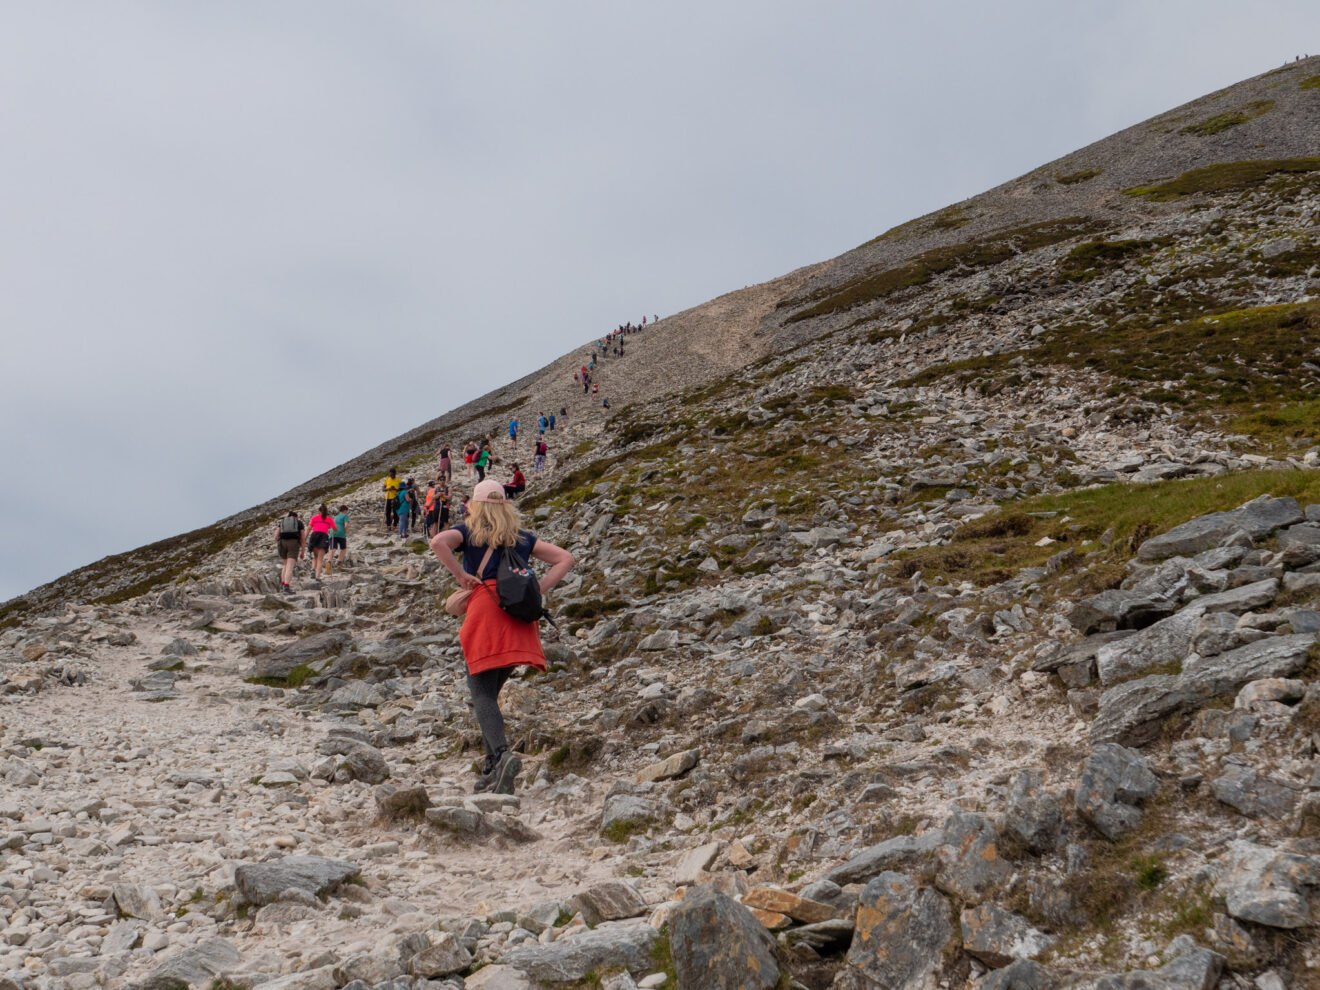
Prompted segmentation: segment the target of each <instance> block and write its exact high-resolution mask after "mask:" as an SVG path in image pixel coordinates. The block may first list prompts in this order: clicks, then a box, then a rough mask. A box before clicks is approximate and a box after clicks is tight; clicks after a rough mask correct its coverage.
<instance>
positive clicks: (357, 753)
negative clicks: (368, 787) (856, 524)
mask: <svg viewBox="0 0 1320 990" xmlns="http://www.w3.org/2000/svg"><path fill="white" fill-rule="evenodd" d="M316 749H317V751H318V752H321V753H325V754H327V755H330V756H338V757H340V760H339V761H338V769H342V770H345V771H347V772H348V774H349V775H350V776H351V777H352V779H354V780H361V781H365V782H366V783H368V784H380V783H383V782H384V781H385V780H386V779H388V777H389V775H390V765H389V763H387V762H386V760H385V754H384V753H382V752H381V751H380V750H378V749H377V748H376V747H375V746H372V745H371V744H370V743H364V742H360V741H358V740H356V739H352V738H350V737H349V736H329V737H328V738H326V739H322V740H321V741H320V742H319V743H317V745H316Z"/></svg>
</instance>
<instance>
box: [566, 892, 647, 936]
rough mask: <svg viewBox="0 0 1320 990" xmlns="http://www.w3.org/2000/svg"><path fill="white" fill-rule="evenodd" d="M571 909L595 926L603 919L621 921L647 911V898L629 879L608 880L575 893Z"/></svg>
mask: <svg viewBox="0 0 1320 990" xmlns="http://www.w3.org/2000/svg"><path fill="white" fill-rule="evenodd" d="M569 910H570V911H572V912H574V913H576V914H581V915H582V920H583V921H585V922H586V923H587V924H588V925H589V926H590V927H592V928H595V927H596V926H597V925H599V924H600V923H601V922H602V921H621V920H623V919H624V918H636V917H637V916H638V915H640V914H645V913H646V900H645V898H643V897H642V895H641V894H639V893H637V888H636V887H634V886H633V885H632V884H630V883H629V882H628V881H627V880H607V881H605V882H604V883H598V884H596V885H595V886H594V887H588V888H587V889H586V890H584V891H582V892H581V893H579V894H577V895H575V896H574V897H573V899H572V900H571V901H569Z"/></svg>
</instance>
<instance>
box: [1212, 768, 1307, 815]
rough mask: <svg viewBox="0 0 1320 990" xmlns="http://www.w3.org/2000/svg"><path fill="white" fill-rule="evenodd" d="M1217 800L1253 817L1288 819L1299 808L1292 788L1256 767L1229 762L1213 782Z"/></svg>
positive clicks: (1295, 793) (1296, 796)
mask: <svg viewBox="0 0 1320 990" xmlns="http://www.w3.org/2000/svg"><path fill="white" fill-rule="evenodd" d="M1210 789H1211V790H1212V791H1214V794H1215V797H1217V798H1218V799H1219V800H1220V801H1223V802H1224V804H1227V805H1229V806H1230V807H1233V808H1236V809H1237V810H1238V811H1240V812H1242V814H1244V815H1247V816H1249V817H1251V818H1260V817H1262V816H1263V817H1266V818H1286V817H1287V816H1288V815H1290V814H1291V813H1292V810H1293V808H1294V807H1295V806H1296V805H1297V798H1298V794H1297V792H1296V791H1294V790H1293V789H1292V788H1291V787H1288V786H1287V785H1286V784H1282V783H1280V782H1279V781H1277V780H1275V779H1274V778H1272V777H1268V776H1266V775H1264V774H1261V773H1257V772H1256V771H1255V770H1254V769H1253V768H1251V767H1246V766H1242V765H1240V764H1237V763H1230V764H1229V765H1228V766H1226V767H1225V768H1224V772H1223V773H1222V774H1221V775H1220V776H1218V777H1216V778H1215V779H1214V780H1212V781H1211V782H1210Z"/></svg>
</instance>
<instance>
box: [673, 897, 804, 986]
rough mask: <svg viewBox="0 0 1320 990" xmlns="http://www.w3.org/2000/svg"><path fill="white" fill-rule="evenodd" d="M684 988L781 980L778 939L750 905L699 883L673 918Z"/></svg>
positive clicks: (678, 971)
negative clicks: (775, 939) (776, 946)
mask: <svg viewBox="0 0 1320 990" xmlns="http://www.w3.org/2000/svg"><path fill="white" fill-rule="evenodd" d="M669 933H670V935H669V945H670V951H671V953H672V955H673V960H674V973H675V974H676V975H677V977H678V985H679V988H680V990H770V988H772V987H774V986H776V985H777V984H778V983H779V963H778V960H777V959H776V957H775V943H774V939H773V938H772V937H771V936H770V933H769V932H767V931H766V930H765V928H764V926H762V925H761V923H760V922H758V921H757V920H756V919H755V918H754V917H753V916H752V914H751V912H750V911H748V910H747V908H745V907H743V906H742V905H741V904H739V903H738V902H737V901H735V900H733V899H732V898H730V897H726V896H725V895H724V894H721V893H720V892H719V891H718V890H716V889H715V888H714V887H709V886H705V887H696V888H693V889H691V890H689V891H688V893H687V896H686V897H684V898H683V902H682V903H681V904H679V906H678V907H677V908H676V909H675V910H674V912H673V913H672V914H671V915H670V918H669Z"/></svg>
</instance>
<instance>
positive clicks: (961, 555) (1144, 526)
mask: <svg viewBox="0 0 1320 990" xmlns="http://www.w3.org/2000/svg"><path fill="white" fill-rule="evenodd" d="M1264 494H1271V495H1274V496H1276V497H1283V496H1292V497H1294V498H1296V499H1298V500H1299V501H1301V502H1303V503H1305V502H1308V501H1310V502H1314V501H1317V500H1320V473H1315V472H1301V471H1244V472H1240V473H1236V474H1226V475H1221V476H1219V477H1217V478H1193V479H1189V480H1185V481H1167V482H1163V483H1161V484H1155V485H1123V484H1115V485H1106V486H1104V487H1102V488H1088V489H1084V490H1081V491H1070V492H1064V493H1061V494H1058V495H1044V496H1038V497H1036V498H1032V499H1027V500H1024V501H1022V502H1021V503H1019V504H1018V509H1019V510H1020V511H1018V512H1015V513H1013V514H1011V515H1008V516H1004V517H995V516H991V517H988V518H985V519H978V520H976V521H974V522H971V523H968V524H967V525H965V526H963V527H962V528H960V529H959V530H958V532H957V533H955V534H954V536H953V539H952V541H951V542H950V543H949V545H947V546H942V547H922V548H920V549H917V550H911V551H906V552H904V553H900V554H896V555H895V561H896V567H897V574H898V576H900V577H902V576H911V575H912V574H915V573H917V572H920V573H921V574H922V575H923V576H924V577H925V578H926V579H927V580H929V579H931V578H932V577H937V576H938V577H944V578H946V579H947V580H949V581H972V582H974V583H976V584H979V585H985V584H992V583H996V582H999V581H1004V580H1006V579H1008V578H1009V577H1012V576H1013V575H1014V574H1015V573H1016V572H1017V571H1018V569H1020V568H1023V567H1036V566H1040V565H1042V564H1044V563H1045V561H1046V560H1048V559H1049V558H1050V557H1051V556H1053V555H1054V554H1056V553H1058V552H1060V551H1061V550H1064V549H1067V548H1068V547H1070V546H1079V545H1084V544H1088V543H1091V542H1093V541H1095V540H1096V539H1097V538H1098V537H1099V536H1100V535H1101V534H1102V533H1104V532H1105V530H1107V529H1111V528H1112V529H1113V531H1114V540H1113V541H1112V542H1111V543H1110V545H1109V547H1108V548H1107V549H1105V550H1103V551H1101V552H1100V555H1099V556H1096V557H1090V558H1088V559H1087V560H1086V566H1085V573H1086V574H1087V575H1107V576H1108V579H1107V580H1105V581H1100V582H1094V581H1093V582H1090V584H1089V585H1088V587H1087V589H1085V591H1086V593H1089V594H1094V593H1095V592H1097V591H1100V590H1103V588H1101V587H1090V585H1094V584H1095V583H1100V584H1109V586H1116V585H1117V583H1118V581H1119V580H1121V579H1122V577H1123V575H1124V571H1123V567H1122V564H1123V562H1125V561H1126V560H1127V559H1128V558H1129V557H1131V556H1132V554H1133V553H1135V551H1136V549H1137V547H1138V546H1140V545H1141V544H1142V543H1143V542H1145V540H1147V539H1149V538H1150V537H1152V536H1155V535H1156V534H1159V533H1163V532H1166V531H1168V530H1170V529H1172V528H1173V527H1174V526H1177V525H1179V524H1180V523H1184V522H1186V521H1187V520H1189V519H1194V518H1196V517H1197V516H1202V515H1205V514H1206V513H1209V512H1219V511H1225V510H1228V509H1235V508H1237V507H1238V506H1239V505H1241V504H1242V503H1244V502H1247V501H1250V500H1251V499H1253V498H1255V497H1257V496H1258V495H1264ZM1030 512H1056V513H1058V515H1056V516H1055V517H1053V518H1049V519H1038V518H1035V517H1033V516H1031V515H1028V513H1030ZM1074 527H1075V528H1074ZM1044 536H1049V537H1051V538H1052V539H1053V540H1054V541H1055V542H1054V543H1051V544H1049V545H1047V546H1044V547H1038V546H1036V542H1037V541H1039V540H1040V539H1041V538H1042V537H1044ZM1094 549H1096V550H1100V548H1099V547H1098V546H1096V547H1094ZM1071 579H1072V580H1075V578H1071ZM1078 590H1083V589H1078Z"/></svg>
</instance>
